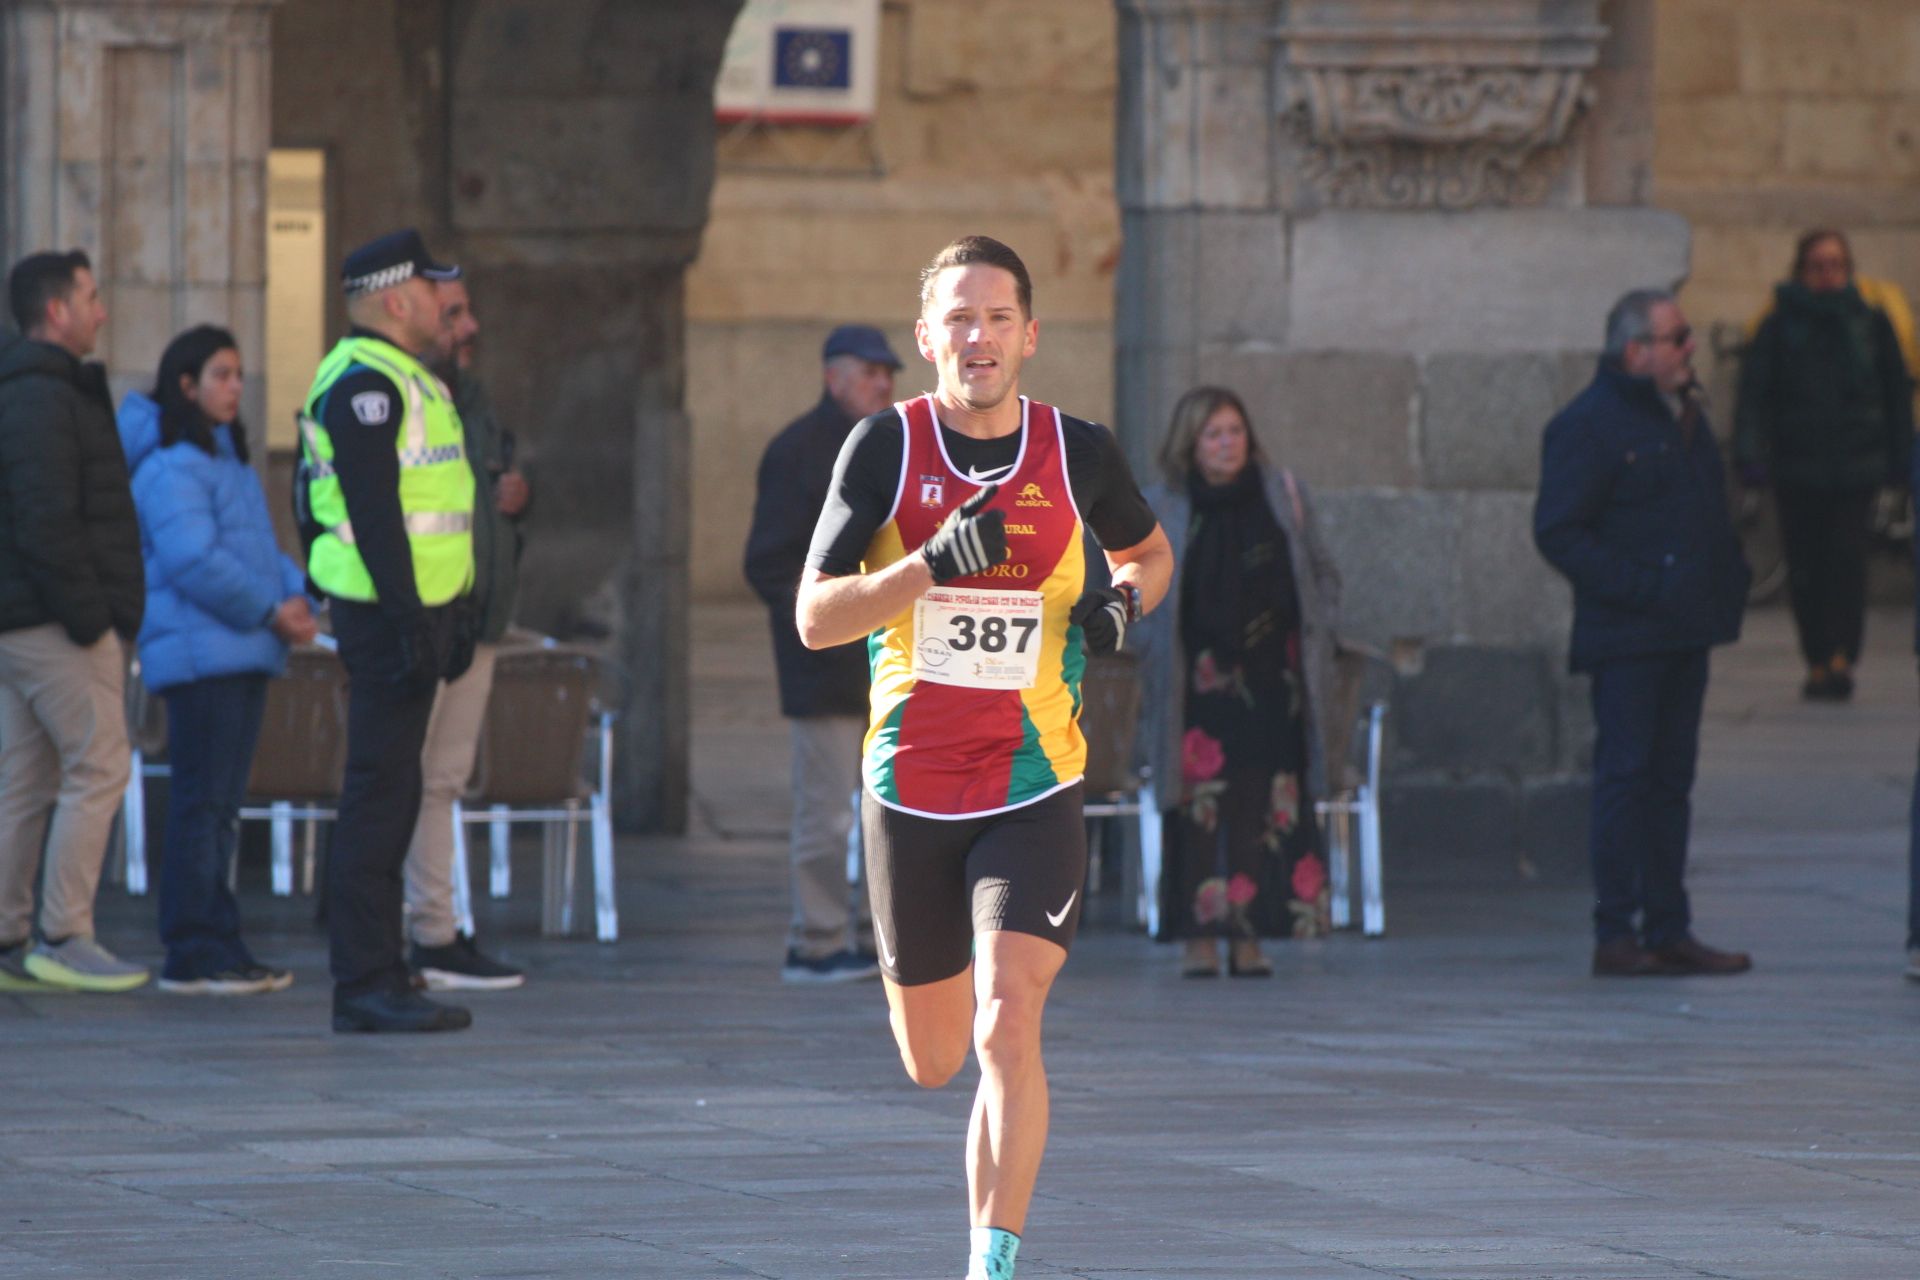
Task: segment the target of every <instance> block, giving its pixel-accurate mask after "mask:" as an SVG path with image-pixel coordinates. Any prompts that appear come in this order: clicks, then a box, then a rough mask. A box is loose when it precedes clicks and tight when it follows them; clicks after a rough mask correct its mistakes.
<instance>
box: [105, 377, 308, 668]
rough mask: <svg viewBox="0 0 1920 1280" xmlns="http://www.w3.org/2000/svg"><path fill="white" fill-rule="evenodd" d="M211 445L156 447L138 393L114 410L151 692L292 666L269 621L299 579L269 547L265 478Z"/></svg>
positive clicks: (223, 447) (221, 440)
mask: <svg viewBox="0 0 1920 1280" xmlns="http://www.w3.org/2000/svg"><path fill="white" fill-rule="evenodd" d="M213 440H214V447H215V449H216V453H215V454H214V455H212V456H209V455H208V454H207V453H206V452H205V451H204V450H202V449H201V448H200V447H199V446H197V445H194V444H191V443H189V442H187V441H184V440H181V441H176V442H175V443H173V444H171V445H168V446H167V447H165V448H161V447H160V407H159V406H158V405H156V404H155V403H154V402H153V401H152V400H150V399H148V398H147V397H146V396H143V395H138V394H135V395H130V396H128V397H127V398H126V399H125V400H123V401H121V402H120V441H121V444H122V445H123V447H124V448H125V449H126V452H127V463H128V465H129V466H131V467H132V468H133V505H134V508H135V509H136V510H137V511H138V512H139V514H140V553H141V557H142V558H143V559H144V560H145V561H146V566H147V617H146V621H145V622H144V623H143V624H142V625H141V627H140V678H141V679H142V680H143V681H144V682H145V683H146V686H147V687H148V688H149V689H153V690H155V691H158V690H161V689H167V688H171V687H172V686H174V685H177V684H186V683H187V682H188V681H191V680H205V679H207V678H209V677H212V676H232V675H243V674H247V673H252V672H259V673H261V674H265V675H270V676H277V675H279V674H280V673H281V672H282V671H284V670H285V669H286V665H287V646H286V645H285V644H284V643H282V642H281V640H280V637H279V636H276V635H275V634H273V632H272V631H270V630H268V629H267V619H268V618H269V617H270V616H271V615H272V613H273V610H274V609H275V608H276V607H278V605H279V604H280V602H281V601H282V600H285V599H287V598H288V597H289V596H295V595H299V594H300V591H301V588H302V585H303V584H304V582H305V577H304V576H303V575H302V574H301V572H300V570H299V568H298V567H297V566H295V564H294V563H293V561H292V560H290V559H288V558H287V557H286V556H285V555H283V554H281V551H280V548H279V544H278V543H276V542H275V541H274V535H273V518H272V516H270V515H269V514H268V513H267V499H266V495H265V494H264V493H263V492H261V489H260V478H259V477H258V476H256V475H255V474H254V471H253V468H252V467H250V466H248V465H247V464H246V463H244V462H242V461H240V459H239V458H237V457H235V456H234V452H233V439H232V436H231V435H229V434H228V431H227V429H226V428H225V427H215V428H214V429H213Z"/></svg>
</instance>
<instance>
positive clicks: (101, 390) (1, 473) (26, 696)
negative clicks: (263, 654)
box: [0, 249, 147, 991]
mask: <svg viewBox="0 0 1920 1280" xmlns="http://www.w3.org/2000/svg"><path fill="white" fill-rule="evenodd" d="M7 290H8V302H9V304H10V306H11V308H12V311H13V316H14V320H15V322H16V323H18V325H19V326H20V331H21V333H22V334H24V335H25V336H24V337H19V338H10V339H7V340H6V341H5V342H4V344H3V345H0V989H16V990H17V989H19V988H21V987H22V986H28V987H31V986H38V985H40V984H48V985H52V986H59V987H67V988H71V989H75V990H81V991H125V990H128V989H130V988H132V987H137V986H139V985H140V984H141V983H143V982H145V981H146V980H147V971H146V970H145V969H143V968H141V967H140V966H139V965H136V964H129V963H127V962H126V961H123V960H120V959H119V958H117V957H116V956H114V955H113V954H112V953H111V952H109V951H107V949H106V948H104V947H102V946H101V945H100V944H99V943H98V942H96V941H95V940H94V936H93V895H94V890H95V889H96V888H97V887H98V885H99V882H100V866H101V863H102V862H104V861H105V859H106V852H107V835H108V832H109V831H110V830H111V828H112V826H113V815H114V811H115V810H116V809H117V808H118V806H119V803H120V797H121V793H122V792H123V791H124V790H125V789H126V784H127V768H128V749H127V725H126V710H125V703H124V694H123V686H124V683H125V662H126V658H125V650H124V649H123V648H122V641H130V640H132V639H133V638H134V636H135V635H136V634H137V633H138V632H139V630H140V616H141V613H142V611H143V609H144V608H145V605H146V577H145V572H144V570H143V568H142V566H141V560H140V525H139V522H138V520H137V519H136V518H135V516H134V511H133V494H132V491H131V490H130V488H129V486H128V480H127V462H126V458H125V456H124V455H123V454H122V453H121V451H120V436H119V432H118V431H117V430H116V429H115V427H114V419H113V405H112V401H111V400H110V398H109V396H108V393H107V381H106V373H105V371H104V370H102V369H101V367H100V366H99V365H98V364H91V363H88V362H87V361H86V357H87V356H88V355H90V354H91V353H92V352H93V345H94V340H95V338H96V337H97V336H98V335H99V332H100V327H101V325H103V324H104V323H106V318H107V313H106V308H105V307H104V306H102V305H101V302H100V291H99V287H98V286H97V285H96V283H95V282H94V278H93V268H92V264H91V263H89V262H88V260H87V255H86V254H84V253H82V252H80V251H79V250H77V249H76V250H74V251H73V252H71V253H36V254H33V255H31V256H29V257H27V258H23V259H22V260H21V261H20V262H19V263H18V264H16V265H15V266H14V268H13V271H12V273H11V274H10V275H9V276H8V279H7ZM43 846H44V848H45V852H46V876H45V883H44V886H43V888H42V891H41V903H40V937H39V940H38V941H37V942H36V941H35V940H34V938H33V886H34V880H35V879H36V877H37V876H38V873H39V870H40V856H41V850H42V847H43Z"/></svg>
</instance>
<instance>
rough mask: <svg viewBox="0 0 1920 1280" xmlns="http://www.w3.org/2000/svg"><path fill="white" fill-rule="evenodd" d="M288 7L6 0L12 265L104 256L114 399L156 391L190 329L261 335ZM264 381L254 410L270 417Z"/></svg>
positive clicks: (105, 342) (250, 411)
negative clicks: (165, 361) (48, 256)
mask: <svg viewBox="0 0 1920 1280" xmlns="http://www.w3.org/2000/svg"><path fill="white" fill-rule="evenodd" d="M276 3H278V0H169V3H165V4H141V3H131V2H128V0H120V2H119V3H112V2H110V0H0V22H4V32H5V37H4V77H5V102H6V117H5V123H4V151H5V165H6V170H5V172H6V174H7V181H6V184H5V196H4V205H3V206H0V245H4V249H5V257H6V263H7V265H11V264H12V263H13V262H14V261H15V260H17V259H18V258H20V257H21V256H22V255H24V254H27V253H30V252H33V251H35V250H39V249H68V248H81V249H85V250H86V251H87V252H88V253H89V254H91V255H92V257H93V260H94V265H95V268H96V271H95V274H96V275H97V276H98V277H99V279H100V285H101V292H102V294H103V295H104V297H105V299H106V303H107V310H108V316H109V319H108V323H107V327H106V330H105V331H104V333H103V334H102V339H101V346H100V350H99V355H100V358H101V359H102V360H104V361H105V362H106V364H107V368H108V370H109V372H110V373H111V374H112V375H113V382H114V387H115V390H116V392H122V391H125V390H127V389H129V388H135V387H138V388H142V389H144V388H145V387H147V386H150V385H151V383H152V381H153V372H154V368H155V366H156V365H157V364H158V363H159V359H160V352H161V350H162V348H163V347H165V345H166V343H167V342H168V340H169V339H171V338H172V337H173V336H174V334H176V333H178V332H179V331H180V330H182V329H184V328H186V327H188V326H189V325H193V324H199V323H203V322H204V323H212V324H218V325H221V326H223V327H226V328H229V329H231V330H233V333H234V336H235V337H236V338H237V339H238V340H239V343H240V348H241V353H242V355H243V357H245V358H247V359H248V361H249V363H250V365H251V367H253V368H255V369H258V368H260V367H261V365H262V364H263V363H264V362H263V360H262V359H261V357H262V356H263V355H264V345H265V340H266V332H265V311H266V307H265V303H266V278H265V270H266V248H265V233H266V225H265V218H266V200H265V192H266V161H267V146H268V138H267V121H268V117H269V98H268V71H269V61H270V60H269V30H268V20H269V14H270V11H271V9H272V8H273V6H274V4H276ZM265 404H266V388H265V385H264V380H263V379H260V378H257V377H256V378H255V379H253V380H252V381H251V382H250V383H249V385H248V388H247V395H246V400H245V402H244V405H243V413H244V414H245V415H247V416H249V417H251V418H252V419H253V420H254V421H256V422H257V421H259V419H260V415H261V413H262V412H263V411H264V406H265ZM262 452H263V453H264V450H263V451H262Z"/></svg>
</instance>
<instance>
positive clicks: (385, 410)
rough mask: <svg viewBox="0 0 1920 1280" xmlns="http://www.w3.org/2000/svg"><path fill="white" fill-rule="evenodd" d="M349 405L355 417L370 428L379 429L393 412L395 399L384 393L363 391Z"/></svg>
mask: <svg viewBox="0 0 1920 1280" xmlns="http://www.w3.org/2000/svg"><path fill="white" fill-rule="evenodd" d="M349 403H351V405H352V406H353V416H354V417H356V418H358V419H360V421H362V422H364V423H365V424H366V425H368V426H369V427H377V426H379V425H380V424H382V423H384V422H385V421H386V420H387V417H388V415H389V414H391V413H392V412H393V397H392V396H391V395H388V394H387V393H386V392H384V391H362V392H361V393H360V394H359V395H357V396H355V397H354V398H353V399H352V400H351V401H350V402H349Z"/></svg>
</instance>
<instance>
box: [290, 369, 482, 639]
mask: <svg viewBox="0 0 1920 1280" xmlns="http://www.w3.org/2000/svg"><path fill="white" fill-rule="evenodd" d="M362 368H364V369H371V370H373V371H374V372H375V373H378V374H381V375H382V376H384V377H385V378H386V379H387V380H388V381H390V382H391V383H393V388H394V392H395V394H396V395H397V396H398V398H399V400H400V401H401V402H402V403H403V404H404V405H405V406H406V407H405V411H404V412H403V413H402V414H401V415H400V424H399V430H398V433H397V434H396V436H395V439H394V448H395V450H396V451H397V452H398V454H399V456H400V511H401V514H402V515H403V516H404V517H405V519H406V526H407V544H408V546H409V547H410V548H411V550H412V552H413V579H414V586H415V589H416V590H418V591H419V593H420V602H421V603H422V604H426V605H440V604H445V603H447V602H448V601H449V600H452V599H454V598H455V597H457V596H460V595H463V594H465V593H466V591H467V590H468V589H469V588H470V587H471V586H472V585H473V497H474V479H473V467H472V466H471V465H470V464H469V463H468V461H467V450H466V439H465V433H464V432H463V430H462V429H461V426H460V414H459V412H458V411H457V410H456V409H455V408H454V407H453V396H452V394H451V393H450V392H448V390H447V388H446V385H445V384H444V383H442V382H441V381H440V379H438V378H436V377H435V376H434V375H433V373H432V372H431V371H430V370H429V369H428V368H427V367H426V366H425V365H423V364H421V363H420V361H418V360H417V359H415V358H414V357H413V356H411V355H408V354H407V353H406V352H405V351H402V350H401V349H400V348H399V347H396V346H394V345H393V344H392V343H390V342H383V341H381V340H380V339H378V338H369V337H363V336H358V335H356V336H353V337H348V338H343V339H341V340H340V343H339V344H338V345H337V346H335V347H334V349H333V350H332V351H330V352H328V353H327V357H326V359H324V360H322V361H321V362H320V369H319V372H317V373H316V374H314V378H313V389H312V390H311V391H309V392H308V393H307V402H306V405H305V407H304V409H303V410H302V412H301V414H300V455H301V471H302V473H303V474H304V475H305V477H306V488H307V509H308V514H309V515H310V517H311V518H312V520H313V523H315V524H317V525H319V526H320V529H321V533H320V535H319V537H317V538H315V539H314V542H313V546H312V548H311V549H310V550H309V551H308V553H307V574H308V576H309V577H311V578H312V579H313V581H314V584H315V585H316V586H318V587H319V588H320V589H321V590H322V591H325V592H326V593H327V594H328V595H331V596H338V597H339V598H341V599H343V600H358V601H362V602H366V603H371V602H373V601H375V600H377V599H378V598H379V597H378V594H377V593H376V592H375V590H374V585H373V576H372V575H371V574H369V573H368V572H367V566H366V562H365V561H364V560H362V559H361V558H360V549H359V548H358V547H357V546H355V545H354V537H353V524H352V522H351V521H349V520H348V519H347V500H346V496H345V495H344V494H343V493H342V492H341V489H340V477H339V475H338V474H337V473H336V472H335V471H334V469H333V439H332V437H331V436H329V435H328V434H327V428H326V425H325V423H324V421H323V420H322V419H323V418H324V416H325V414H326V400H327V396H328V394H329V393H330V392H331V391H332V390H333V387H334V385H335V384H336V383H338V382H339V381H340V380H341V379H342V378H344V377H346V376H347V375H348V374H349V373H351V372H353V371H354V370H356V369H362Z"/></svg>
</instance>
